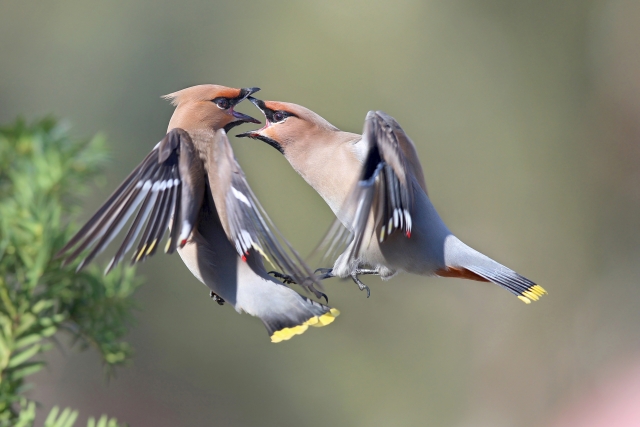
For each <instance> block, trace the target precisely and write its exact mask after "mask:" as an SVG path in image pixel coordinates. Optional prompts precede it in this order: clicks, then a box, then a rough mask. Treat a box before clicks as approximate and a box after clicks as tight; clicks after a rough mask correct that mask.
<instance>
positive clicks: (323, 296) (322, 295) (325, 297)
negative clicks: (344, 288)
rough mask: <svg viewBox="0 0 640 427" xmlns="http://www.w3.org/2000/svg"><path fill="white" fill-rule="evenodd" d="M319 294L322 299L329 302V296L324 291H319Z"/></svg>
mask: <svg viewBox="0 0 640 427" xmlns="http://www.w3.org/2000/svg"><path fill="white" fill-rule="evenodd" d="M320 296H321V297H322V298H324V301H325V302H326V303H327V304H329V297H328V296H327V294H325V293H324V292H320Z"/></svg>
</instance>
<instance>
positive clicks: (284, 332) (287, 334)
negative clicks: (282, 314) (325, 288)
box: [271, 308, 340, 342]
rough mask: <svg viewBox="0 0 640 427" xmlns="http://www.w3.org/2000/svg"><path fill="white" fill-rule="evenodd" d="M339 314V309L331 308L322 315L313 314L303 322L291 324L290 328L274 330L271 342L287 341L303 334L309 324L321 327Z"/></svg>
mask: <svg viewBox="0 0 640 427" xmlns="http://www.w3.org/2000/svg"><path fill="white" fill-rule="evenodd" d="M339 315H340V311H339V310H338V309H336V308H332V309H331V310H329V312H327V313H324V314H323V315H322V316H313V317H311V318H310V319H308V320H306V321H305V322H304V323H303V324H301V325H297V326H293V327H291V328H283V329H280V330H279V331H275V332H274V333H273V334H271V342H281V341H287V340H289V339H291V338H293V337H294V336H296V335H300V334H303V333H304V332H305V331H306V330H307V329H308V328H309V326H313V327H316V328H321V327H323V326H327V325H329V324H331V323H333V321H334V320H336V317H338V316H339Z"/></svg>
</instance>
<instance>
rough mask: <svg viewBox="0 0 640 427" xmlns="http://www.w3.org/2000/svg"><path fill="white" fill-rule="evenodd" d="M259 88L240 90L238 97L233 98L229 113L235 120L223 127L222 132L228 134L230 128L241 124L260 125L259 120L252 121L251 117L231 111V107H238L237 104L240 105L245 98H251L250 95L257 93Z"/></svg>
mask: <svg viewBox="0 0 640 427" xmlns="http://www.w3.org/2000/svg"><path fill="white" fill-rule="evenodd" d="M259 90H260V88H259V87H245V88H242V89H240V95H238V96H237V97H236V98H233V100H232V102H233V104H232V106H231V108H230V111H229V112H230V113H231V115H232V116H233V117H235V118H236V119H237V120H235V121H233V122H231V123H229V124H228V125H226V126H225V127H224V130H225V131H226V132H229V131H230V130H231V129H232V128H234V127H236V126H238V125H241V124H243V123H257V124H260V123H262V122H261V121H260V120H258V119H254V118H253V117H251V116H249V115H247V114H244V113H241V112H239V111H235V110H234V109H233V107H235V106H236V105H238V104H239V103H241V102H242V101H244V100H245V99H246V98H251V96H250V95H251V94H253V93H256V92H257V91H259Z"/></svg>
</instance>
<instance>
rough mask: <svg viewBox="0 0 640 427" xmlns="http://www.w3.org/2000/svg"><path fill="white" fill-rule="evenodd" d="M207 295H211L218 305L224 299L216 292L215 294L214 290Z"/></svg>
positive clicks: (221, 303)
mask: <svg viewBox="0 0 640 427" xmlns="http://www.w3.org/2000/svg"><path fill="white" fill-rule="evenodd" d="M209 296H210V297H211V299H212V300H214V301H215V302H217V303H218V305H224V302H225V301H224V300H223V299H222V298H220V296H219V295H218V294H216V293H215V292H213V291H211V292H209Z"/></svg>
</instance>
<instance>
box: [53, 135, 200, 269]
mask: <svg viewBox="0 0 640 427" xmlns="http://www.w3.org/2000/svg"><path fill="white" fill-rule="evenodd" d="M203 177H204V169H203V164H202V161H201V160H200V159H199V158H198V156H197V153H196V150H195V147H194V145H193V142H192V141H191V137H190V136H189V134H188V133H187V132H186V131H184V130H182V129H178V128H176V129H172V130H171V131H169V133H167V135H166V136H165V137H164V138H163V139H162V141H160V142H159V143H158V144H157V145H156V146H155V147H154V148H153V150H151V152H150V153H149V154H148V155H147V156H146V157H145V158H144V160H143V161H142V162H141V163H140V164H139V165H138V166H137V167H136V168H135V169H134V170H133V172H131V174H129V176H128V177H127V178H126V179H125V180H124V181H123V182H122V183H121V184H120V186H119V187H118V188H117V189H116V190H115V191H114V192H113V194H112V195H111V196H110V197H109V199H107V201H106V202H105V203H104V204H103V205H102V206H101V207H100V208H99V209H98V211H97V212H96V213H95V214H94V215H93V217H91V219H89V221H87V223H86V224H85V225H84V226H83V227H82V228H81V229H80V231H78V232H77V233H76V235H75V236H73V237H72V238H71V240H69V242H68V243H67V244H66V245H65V246H64V247H63V248H62V249H61V250H60V251H59V252H58V254H57V256H58V257H61V256H64V257H65V258H64V261H63V265H66V264H69V263H71V262H73V261H74V260H75V259H76V258H77V257H78V256H79V255H80V254H81V253H83V252H84V251H85V250H86V249H88V248H92V250H91V252H90V253H89V254H88V255H87V256H86V257H85V258H84V259H83V260H82V261H81V262H80V264H79V265H78V268H77V269H78V270H80V269H82V268H83V267H85V266H86V265H87V264H89V263H90V262H91V261H92V260H93V259H94V258H95V257H96V256H97V255H98V254H100V253H101V252H102V251H103V250H104V249H105V248H106V247H107V246H108V245H109V243H110V242H111V241H112V240H113V239H114V238H115V237H116V235H118V233H119V232H120V231H121V230H122V228H123V227H124V226H125V225H126V223H127V221H128V220H129V219H130V218H131V217H132V216H133V214H134V213H136V211H137V213H136V215H135V218H134V219H133V221H132V223H131V224H130V226H129V230H128V231H127V234H126V236H125V238H124V240H123V242H122V244H121V245H120V247H119V248H118V250H117V251H116V254H115V255H114V257H113V258H112V259H111V262H110V263H109V265H108V266H107V268H106V270H105V274H107V273H108V272H109V271H110V270H111V269H113V268H114V267H115V266H116V265H117V264H118V263H119V262H120V261H121V260H122V258H123V257H124V256H125V254H126V253H127V252H128V251H129V250H130V249H131V248H132V247H133V245H134V242H135V240H136V238H137V237H138V235H139V234H140V232H141V231H142V236H141V237H140V239H139V242H138V246H137V248H136V250H135V252H134V254H133V257H132V259H131V263H132V264H135V263H137V262H140V261H142V260H144V259H145V258H147V257H148V256H151V255H153V254H154V253H155V251H156V249H157V246H158V245H157V244H158V242H159V241H160V240H162V238H163V237H164V234H165V232H166V231H167V229H168V228H169V227H171V233H170V237H169V240H168V242H167V245H166V247H165V252H167V253H173V252H174V251H175V249H176V246H180V247H182V246H184V244H186V241H187V238H188V237H189V236H190V234H191V231H192V230H193V227H194V224H195V222H196V219H197V216H198V211H199V209H200V206H201V204H202V198H203V194H204V179H203ZM145 224H146V225H145ZM143 229H144V230H143ZM72 249H73V250H72Z"/></svg>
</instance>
